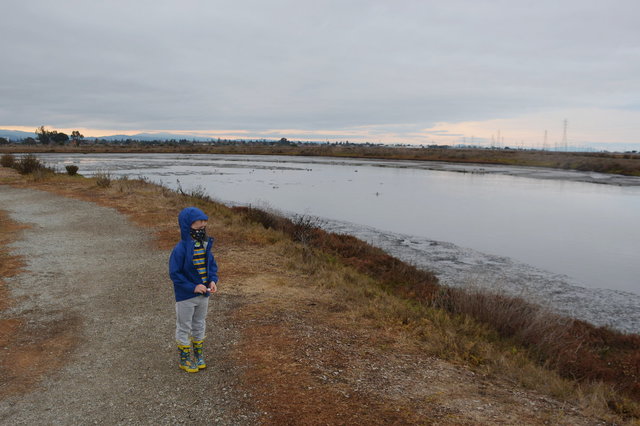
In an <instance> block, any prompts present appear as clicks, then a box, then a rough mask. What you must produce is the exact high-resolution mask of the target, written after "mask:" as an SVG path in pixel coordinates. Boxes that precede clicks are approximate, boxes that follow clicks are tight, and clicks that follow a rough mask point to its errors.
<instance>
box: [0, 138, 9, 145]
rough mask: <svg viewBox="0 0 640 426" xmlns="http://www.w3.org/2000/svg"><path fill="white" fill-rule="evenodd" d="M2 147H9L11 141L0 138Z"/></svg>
mask: <svg viewBox="0 0 640 426" xmlns="http://www.w3.org/2000/svg"><path fill="white" fill-rule="evenodd" d="M0 145H9V140H8V139H6V138H0Z"/></svg>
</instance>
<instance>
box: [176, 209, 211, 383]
mask: <svg viewBox="0 0 640 426" xmlns="http://www.w3.org/2000/svg"><path fill="white" fill-rule="evenodd" d="M208 219H209V218H208V217H207V215H206V214H204V212H203V211H202V210H200V209H198V208H196V207H187V208H185V209H183V210H182V211H181V212H180V214H179V215H178V224H179V225H180V235H181V237H182V238H181V240H180V241H179V242H178V244H176V246H175V247H174V249H173V251H172V252H171V257H170V258H169V276H170V277H171V280H172V281H173V290H174V292H175V296H176V341H177V343H178V349H179V351H180V368H181V369H183V370H185V371H187V372H189V373H195V372H197V371H199V370H201V369H203V368H206V367H207V364H206V363H205V362H204V354H203V344H204V332H205V325H206V324H205V320H206V318H207V307H208V304H209V295H210V294H211V293H215V292H216V291H217V290H218V288H217V285H216V284H217V282H218V265H217V264H216V261H215V259H214V258H213V254H212V252H211V248H212V246H213V238H210V237H208V236H207V233H206V226H207V220H208ZM192 343H193V349H194V357H195V363H193V362H192V360H191V344H192Z"/></svg>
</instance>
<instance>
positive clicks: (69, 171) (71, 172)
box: [64, 164, 78, 176]
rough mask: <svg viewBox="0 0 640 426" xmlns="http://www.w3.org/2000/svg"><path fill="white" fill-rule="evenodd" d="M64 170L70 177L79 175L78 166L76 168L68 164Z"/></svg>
mask: <svg viewBox="0 0 640 426" xmlns="http://www.w3.org/2000/svg"><path fill="white" fill-rule="evenodd" d="M64 168H65V169H66V170H67V174H68V175H69V176H75V175H76V174H78V166H76V165H75V164H68V165H66V166H64Z"/></svg>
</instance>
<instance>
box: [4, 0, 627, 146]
mask: <svg viewBox="0 0 640 426" xmlns="http://www.w3.org/2000/svg"><path fill="white" fill-rule="evenodd" d="M0 2H1V6H2V7H1V10H2V16H3V19H2V23H1V25H0V64H1V65H0V128H6V129H22V130H29V131H30V130H33V129H35V127H37V126H40V125H45V126H47V127H50V128H54V129H61V130H64V129H68V130H72V129H82V131H83V132H84V133H85V135H107V134H113V133H129V134H131V133H136V132H149V131H172V132H175V131H191V132H193V134H196V133H197V134H201V135H211V136H216V137H217V136H226V137H267V138H271V137H277V138H279V137H287V138H289V139H308V140H351V141H371V142H406V143H434V142H435V143H462V142H466V143H471V142H472V141H473V142H474V143H483V144H490V143H491V140H492V138H494V140H495V141H496V142H497V141H498V132H500V140H499V141H500V142H502V140H503V139H504V144H505V145H513V146H519V145H521V144H524V145H525V146H538V147H541V146H542V143H543V141H544V133H545V130H546V131H547V134H548V138H547V141H548V144H549V145H551V146H553V144H555V143H558V142H560V141H561V139H562V137H563V122H564V120H565V119H566V120H568V127H567V137H568V140H569V143H570V144H574V145H580V146H587V145H588V144H592V145H594V146H595V145H596V144H599V145H604V144H611V145H608V146H612V147H614V146H619V147H622V146H624V147H626V148H629V149H631V148H632V149H640V25H638V18H639V17H640V1H637V0H629V1H623V0H607V1H604V0H602V1H589V0H553V1H547V0H537V1H535V2H532V1H518V0H509V1H508V0H504V1H498V0H487V1H481V0H468V1H464V0H446V1H427V0H423V1H401V0H398V1H389V0H385V1H375V0H371V1H349V0H339V1H322V0H316V1H305V0H293V1H289V0H286V1H280V0H269V1H264V0H256V1H242V0H235V1H227V2H221V1H212V0H203V1H189V0H180V1H178V0H175V1H162V0H149V1H146V0H145V1H142V0H139V1H134V0H127V1H119V0H110V1H90V0H78V1H71V0H58V1H45V0H0ZM622 144H629V145H622Z"/></svg>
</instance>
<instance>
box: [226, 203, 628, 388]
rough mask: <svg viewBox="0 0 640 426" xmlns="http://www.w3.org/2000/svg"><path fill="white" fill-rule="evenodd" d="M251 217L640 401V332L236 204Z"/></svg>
mask: <svg viewBox="0 0 640 426" xmlns="http://www.w3.org/2000/svg"><path fill="white" fill-rule="evenodd" d="M234 210H235V211H237V212H239V213H242V214H244V215H245V217H247V219H248V220H252V221H256V222H258V223H261V224H262V225H263V226H264V227H265V228H273V229H276V230H278V231H281V232H284V233H285V234H287V235H289V236H290V237H291V238H293V239H294V240H298V241H301V238H300V235H305V237H304V241H305V242H306V244H308V245H309V246H310V247H313V248H315V249H318V250H320V252H322V253H324V254H325V255H329V256H331V257H335V258H338V259H339V260H340V261H341V262H342V263H343V264H345V265H349V266H351V267H354V268H355V269H356V270H358V271H360V272H362V273H364V274H366V275H368V276H370V277H371V278H373V279H375V280H377V281H378V283H379V284H380V285H381V286H382V287H383V288H385V289H388V290H390V291H392V292H394V293H395V294H398V295H401V296H403V297H407V298H410V299H412V300H416V301H419V302H421V303H423V304H425V305H427V306H436V307H438V308H443V309H446V310H447V311H449V312H451V313H452V314H455V315H465V316H469V317H471V318H473V319H474V320H477V321H481V322H483V323H486V324H488V325H490V326H491V327H492V328H493V329H494V330H496V331H497V332H498V333H499V334H500V335H501V336H502V337H505V338H510V339H513V341H514V342H517V343H518V344H521V345H524V346H525V347H527V348H530V350H531V355H532V356H533V357H534V358H535V359H537V360H538V361H539V362H541V363H543V364H544V365H547V366H548V367H551V368H554V369H556V370H557V371H558V372H559V373H560V374H561V375H562V376H564V377H568V378H571V379H575V380H579V381H586V382H591V381H594V380H601V381H604V382H607V383H610V384H611V385H615V386H617V387H618V388H619V389H620V390H621V391H622V392H624V393H626V394H627V395H629V396H631V397H633V398H635V399H636V400H638V401H640V335H637V334H635V335H624V334H622V333H619V332H616V331H614V330H610V329H607V328H603V327H595V326H593V325H591V324H587V323H585V322H583V321H577V320H572V319H569V318H565V317H561V316H559V315H556V314H552V313H550V312H548V311H546V310H544V309H542V308H541V307H540V306H538V305H533V304H530V303H528V302H526V301H524V300H522V299H519V298H515V297H509V296H503V295H497V294H491V293H489V292H486V291H479V290H475V291H469V290H464V289H454V288H446V287H441V286H439V285H438V280H437V278H436V277H435V275H433V274H432V273H430V272H428V271H422V270H419V269H417V268H415V267H414V266H412V265H408V264H406V263H404V262H401V261H400V260H398V259H396V258H394V257H392V256H390V255H388V254H386V253H385V252H383V251H382V250H381V249H378V248H376V247H373V246H371V245H369V244H367V243H366V242H363V241H361V240H358V239H357V238H354V237H351V236H348V235H338V234H334V233H328V232H325V231H323V230H321V229H319V228H317V227H315V226H313V224H312V221H309V220H302V221H301V220H297V221H296V220H290V219H286V218H283V217H280V216H278V215H276V214H274V213H270V212H266V211H263V210H260V209H255V208H247V207H236V208H234Z"/></svg>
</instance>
